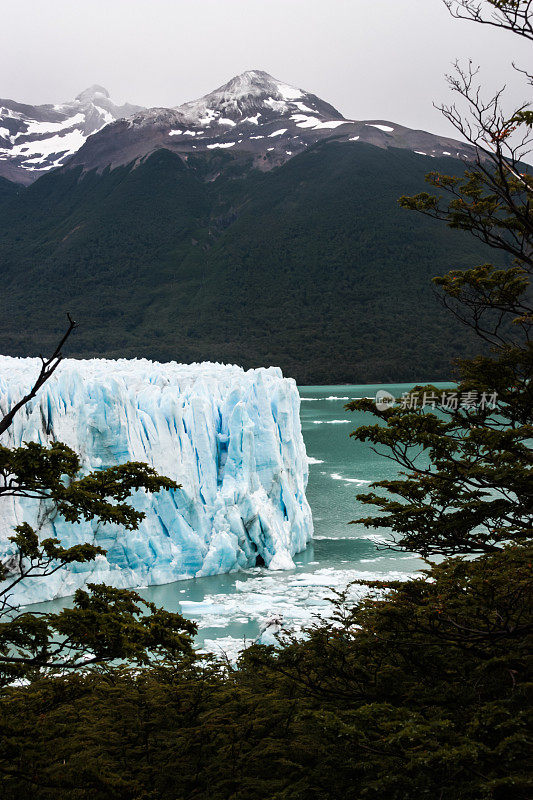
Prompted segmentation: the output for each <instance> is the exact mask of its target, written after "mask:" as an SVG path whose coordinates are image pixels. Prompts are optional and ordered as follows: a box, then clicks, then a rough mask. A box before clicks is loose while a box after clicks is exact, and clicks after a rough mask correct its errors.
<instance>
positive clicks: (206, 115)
mask: <svg viewBox="0 0 533 800" xmlns="http://www.w3.org/2000/svg"><path fill="white" fill-rule="evenodd" d="M176 111H177V112H178V113H180V114H181V115H183V118H184V120H186V121H187V120H188V121H190V122H192V123H195V122H196V123H199V124H202V123H203V124H205V123H207V124H209V123H211V122H213V121H215V120H219V119H230V120H232V121H234V122H238V121H242V120H243V119H247V118H253V119H254V121H255V122H257V119H256V117H257V115H258V114H259V115H260V116H262V117H263V121H266V119H270V118H273V117H274V116H282V115H286V114H288V115H290V114H291V113H298V112H299V113H302V112H303V113H315V114H318V115H320V116H329V117H331V116H335V117H337V118H338V119H343V117H342V114H340V113H339V112H338V111H337V110H336V109H334V108H333V106H330V105H329V103H324V101H322V100H320V99H319V98H318V97H316V96H315V95H312V94H309V93H308V92H305V91H303V90H302V89H298V88H297V87H295V86H291V85H290V84H288V83H284V82H283V81H280V80H277V79H276V78H273V77H272V75H269V74H268V72H264V71H263V70H255V69H254V70H248V71H247V72H243V73H241V74H240V75H236V76H235V77H234V78H232V79H231V80H230V81H228V82H227V83H225V84H224V85H223V86H220V87H219V88H218V89H215V90H214V91H213V92H209V94H206V95H205V96H204V97H201V98H200V99H198V100H193V101H192V102H190V103H184V104H183V105H181V106H178V107H177V108H176Z"/></svg>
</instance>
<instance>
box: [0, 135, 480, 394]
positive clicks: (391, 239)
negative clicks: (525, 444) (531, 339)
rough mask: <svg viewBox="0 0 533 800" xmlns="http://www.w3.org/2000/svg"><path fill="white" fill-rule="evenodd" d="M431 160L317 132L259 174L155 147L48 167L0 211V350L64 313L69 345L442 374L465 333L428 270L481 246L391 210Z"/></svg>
mask: <svg viewBox="0 0 533 800" xmlns="http://www.w3.org/2000/svg"><path fill="white" fill-rule="evenodd" d="M430 168H431V169H438V170H440V171H442V172H445V173H447V174H456V173H460V172H461V171H462V169H463V165H462V164H460V163H459V162H458V161H456V160H453V159H451V158H442V159H435V158H429V157H424V156H420V155H417V154H414V153H411V152H408V151H405V150H399V149H395V150H392V149H391V150H382V149H379V148H377V147H374V146H372V145H367V144H364V143H353V142H349V143H338V142H331V143H324V144H319V145H317V146H316V147H314V148H312V149H310V150H309V151H308V152H305V153H303V154H301V155H299V156H296V157H294V158H292V159H291V160H289V161H288V162H287V163H286V164H285V165H283V166H282V167H280V168H278V169H276V170H274V171H272V172H269V173H266V174H265V173H261V172H259V171H258V170H253V169H251V168H250V165H249V163H248V162H247V160H246V159H245V158H244V159H235V158H233V157H231V156H229V155H228V154H217V155H213V154H209V155H207V156H198V158H189V160H188V162H187V163H186V164H184V163H183V162H182V161H181V160H180V158H179V157H178V156H177V155H175V154H172V153H170V152H169V151H164V150H161V151H158V152H156V153H154V154H152V155H151V156H149V157H148V158H146V159H145V160H144V161H143V162H142V163H140V164H139V165H137V166H135V167H133V166H129V167H122V168H118V169H115V170H112V171H109V170H107V171H104V172H103V173H102V174H96V173H95V172H91V173H88V174H81V173H80V170H79V169H72V170H69V169H64V170H61V171H59V172H56V173H54V174H50V175H46V176H44V177H42V178H40V179H39V180H38V181H37V182H36V183H35V184H34V185H33V186H31V187H30V188H28V189H26V190H19V191H18V194H17V195H15V196H13V193H12V196H11V197H10V198H8V199H7V200H4V203H3V205H2V206H1V207H0V210H1V214H0V280H1V282H2V292H1V295H0V337H1V339H2V350H3V352H4V353H6V354H8V355H36V354H37V350H36V344H35V340H34V336H33V333H32V331H31V330H29V329H28V327H27V324H26V321H27V319H28V318H29V317H31V319H32V320H33V324H34V327H35V329H38V330H40V331H45V330H46V331H49V333H47V334H46V335H45V338H44V339H43V340H42V341H41V342H39V346H40V347H41V349H42V348H43V347H46V346H49V345H51V344H52V343H53V342H54V341H55V337H56V336H57V332H58V330H59V329H60V326H61V325H62V322H63V319H64V313H65V311H70V312H71V313H72V314H73V315H74V316H75V318H76V319H78V320H80V321H82V322H83V326H82V327H81V328H80V330H79V332H78V334H77V336H76V341H75V342H73V343H72V348H71V354H72V355H73V356H109V357H142V356H145V357H149V358H155V359H158V360H162V361H167V360H177V361H201V360H213V361H224V362H236V363H238V364H241V365H243V366H244V367H246V368H248V367H255V366H262V365H267V366H268V365H270V364H275V365H278V366H281V367H282V369H283V371H284V374H286V375H290V376H292V377H295V378H296V379H297V380H298V381H299V382H300V383H324V384H325V383H336V382H354V383H371V382H377V381H390V382H393V381H400V380H401V381H409V380H422V379H426V380H427V379H428V378H430V379H435V380H437V379H447V378H449V377H450V376H451V373H452V366H451V361H452V360H453V359H454V358H456V357H458V356H461V355H466V354H468V353H471V352H472V337H471V335H470V334H469V333H468V332H467V331H465V329H464V327H462V326H460V325H459V324H458V323H457V322H456V321H455V320H454V319H453V317H450V316H449V315H448V314H446V312H445V310H444V309H443V308H442V307H441V305H440V304H439V302H438V300H437V299H436V298H435V295H434V292H433V290H432V287H431V278H432V277H434V276H435V275H438V274H441V273H442V272H444V271H446V269H448V268H449V267H452V266H454V267H458V268H463V267H468V266H472V265H473V264H475V263H477V262H479V261H481V260H484V258H485V257H486V248H483V247H482V245H481V244H480V243H478V242H476V241H475V240H472V239H470V238H468V237H467V236H466V235H465V234H461V233H457V232H455V233H454V232H451V231H449V230H447V229H446V228H445V227H443V226H441V225H439V224H438V223H436V222H435V221H433V220H431V219H426V218H424V217H422V216H415V215H412V214H407V213H406V212H405V211H404V210H402V209H401V208H400V207H399V205H398V198H399V196H400V195H401V194H413V193H416V192H418V191H421V190H422V189H423V188H424V176H425V174H426V172H427V171H428V169H430ZM0 197H1V195H0ZM51 323H55V325H57V326H58V327H57V328H56V327H54V324H51ZM47 337H48V338H47Z"/></svg>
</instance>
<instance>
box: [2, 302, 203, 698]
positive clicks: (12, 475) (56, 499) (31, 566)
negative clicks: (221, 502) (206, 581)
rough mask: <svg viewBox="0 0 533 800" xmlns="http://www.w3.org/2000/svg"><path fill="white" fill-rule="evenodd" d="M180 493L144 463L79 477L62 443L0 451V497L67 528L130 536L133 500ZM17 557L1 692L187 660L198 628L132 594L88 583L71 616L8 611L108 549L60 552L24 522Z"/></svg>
mask: <svg viewBox="0 0 533 800" xmlns="http://www.w3.org/2000/svg"><path fill="white" fill-rule="evenodd" d="M75 327H76V323H74V322H73V320H72V319H71V318H70V317H69V327H68V330H67V331H66V333H65V335H64V336H63V338H62V339H61V342H60V343H59V345H58V347H57V348H56V349H55V351H54V353H53V354H52V356H51V357H50V358H48V359H42V367H41V371H40V373H39V375H38V377H37V379H36V381H35V383H34V385H33V387H32V388H31V390H30V391H29V392H28V394H26V395H25V396H24V397H23V398H22V399H21V401H20V402H18V403H17V404H16V405H15V406H14V407H13V408H12V409H9V410H8V411H7V413H6V414H5V415H4V417H3V418H2V419H0V432H4V431H6V430H7V429H8V428H9V426H10V425H11V423H12V422H13V419H14V417H15V414H16V413H18V412H19V411H20V410H21V409H22V408H23V406H24V405H25V404H26V403H28V402H29V401H30V400H31V399H32V398H33V397H35V395H36V394H37V392H38V390H39V389H40V388H41V387H42V386H43V384H44V383H45V382H46V381H47V380H48V379H49V378H50V376H51V375H52V374H53V372H54V371H55V370H56V369H57V367H58V366H59V364H60V362H61V359H62V353H61V350H62V347H63V346H64V344H65V342H66V341H67V339H68V337H69V336H70V334H71V333H72V331H73V330H74V328H75ZM175 488H178V487H177V484H176V483H175V482H174V481H172V480H170V479H169V478H165V477H161V476H159V475H158V474H157V473H156V472H155V470H154V469H152V468H151V467H149V466H148V465H146V464H142V463H136V462H130V463H127V464H121V465H119V466H115V467H110V468H108V469H103V470H100V471H96V472H91V473H89V474H88V475H80V460H79V458H78V456H77V454H76V453H74V452H73V451H72V450H71V449H70V448H69V447H67V446H66V445H64V444H62V443H61V442H54V443H53V444H52V445H51V446H50V447H44V446H43V445H40V444H37V443H35V442H28V443H25V444H23V445H22V446H21V447H16V448H9V447H6V446H3V445H0V498H2V497H25V498H33V499H36V500H37V499H38V500H47V501H49V502H50V503H51V504H53V507H54V508H55V509H56V510H57V511H58V512H59V513H60V514H61V515H62V516H63V517H64V518H65V519H66V520H67V521H69V522H79V521H80V520H92V519H98V520H99V521H101V522H103V523H106V522H113V523H115V524H119V525H123V526H124V527H125V528H126V529H128V530H135V529H136V528H137V527H138V525H139V523H140V521H141V520H142V519H143V517H144V514H143V513H141V512H139V511H136V510H135V509H134V508H133V507H132V506H131V505H129V504H128V503H127V502H126V501H127V498H128V497H129V496H130V494H131V492H132V491H135V490H138V489H144V490H145V491H148V492H158V491H160V490H163V489H164V490H170V489H175ZM10 541H11V542H12V543H13V545H14V552H13V554H12V555H11V556H10V557H8V558H7V559H5V560H4V561H3V562H2V563H0V686H1V685H6V684H8V683H10V682H12V681H13V680H15V679H21V678H25V679H27V678H31V679H34V678H35V677H36V676H38V675H39V674H42V673H43V671H44V672H45V673H47V674H48V673H49V672H50V671H58V670H76V669H79V668H80V667H87V666H90V665H95V664H103V663H108V662H111V661H114V660H117V659H119V660H121V659H122V660H127V661H129V662H133V663H138V664H148V663H152V661H153V659H154V658H161V657H163V656H165V657H169V658H178V657H179V658H181V657H183V656H188V655H190V654H191V652H192V645H191V635H192V634H194V632H195V630H196V627H195V625H194V624H193V623H191V622H188V621H187V620H185V619H183V618H182V617H181V616H180V615H179V614H171V613H169V612H167V611H164V610H163V609H159V608H156V606H154V605H153V604H152V603H149V602H146V601H144V600H143V599H142V598H141V597H140V596H139V595H138V594H137V593H135V592H131V591H126V590H119V589H114V588H112V587H109V586H105V585H95V584H89V585H88V591H84V590H81V589H80V590H78V591H77V592H76V594H75V596H74V607H73V608H68V609H67V608H65V609H64V610H62V611H61V612H59V613H57V614H52V613H40V612H28V611H24V610H23V609H20V608H19V607H17V606H16V605H15V604H14V603H13V602H12V599H11V598H12V593H13V590H14V589H15V587H16V586H17V585H18V584H20V583H21V582H22V581H24V580H25V579H27V578H43V579H46V577H48V576H50V575H52V574H54V573H55V572H57V571H58V570H60V569H63V568H65V567H66V566H67V565H69V564H72V563H75V562H78V563H80V562H81V563H83V562H88V561H93V560H94V559H95V558H96V557H97V556H98V555H100V554H102V555H103V554H105V550H103V549H102V548H101V547H98V546H95V545H92V544H78V545H75V546H73V547H68V548H65V547H63V546H62V545H61V542H59V541H58V540H57V539H53V538H48V539H44V540H42V539H40V537H39V534H38V532H37V531H36V530H34V529H33V528H32V527H31V526H30V525H29V524H28V523H27V522H24V523H22V524H21V525H18V526H17V527H16V529H15V531H14V535H13V536H12V537H10Z"/></svg>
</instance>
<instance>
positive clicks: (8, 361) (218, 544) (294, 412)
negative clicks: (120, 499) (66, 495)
mask: <svg viewBox="0 0 533 800" xmlns="http://www.w3.org/2000/svg"><path fill="white" fill-rule="evenodd" d="M39 368H40V360H39V359H33V358H12V357H8V356H0V416H1V415H2V414H3V413H5V412H6V411H7V410H8V409H9V408H11V407H12V406H13V404H14V403H16V402H17V400H18V399H20V398H21V397H22V396H23V395H24V394H25V393H26V392H27V391H28V389H29V388H30V386H31V385H32V384H33V382H34V380H35V377H36V376H37V374H38V372H39ZM299 408H300V397H299V394H298V390H297V387H296V384H295V382H294V380H292V379H290V378H284V377H283V375H282V373H281V370H280V369H278V368H277V367H268V368H258V369H250V370H247V371H245V370H244V369H242V368H241V367H238V366H234V365H224V364H218V363H201V364H188V365H186V364H178V363H176V362H170V363H165V364H163V363H157V362H152V361H148V360H146V359H133V360H128V359H119V360H116V361H114V360H108V359H91V360H77V359H65V360H63V361H62V362H61V364H60V365H59V367H58V369H57V370H56V372H55V373H54V374H53V375H52V377H51V378H50V379H49V380H48V382H47V383H46V384H45V385H44V387H43V388H42V389H41V390H40V392H39V394H38V395H37V397H36V398H35V399H34V400H32V401H30V402H29V403H28V404H27V405H26V406H25V407H24V408H23V409H22V410H21V411H20V412H19V413H18V414H17V415H16V417H15V420H14V422H13V425H12V426H11V428H9V429H8V431H7V432H6V433H4V435H3V436H2V437H0V443H1V444H3V445H4V446H8V447H12V446H19V445H21V443H23V442H27V441H36V442H40V443H41V444H45V445H46V444H50V443H51V442H52V441H61V442H64V443H65V444H67V445H68V446H69V447H71V448H72V449H73V450H75V451H76V453H78V455H79V456H80V458H81V462H82V471H83V472H88V471H90V470H94V469H99V468H104V467H107V466H111V465H115V464H120V463H124V462H125V461H142V462H145V463H148V464H149V465H150V466H152V467H154V468H155V469H156V470H157V471H158V472H159V473H160V474H162V475H166V476H168V477H170V478H172V479H173V480H175V481H176V482H177V483H179V484H180V488H179V489H177V490H171V491H162V492H159V493H157V494H148V493H146V492H144V491H138V492H135V493H134V494H133V495H132V498H131V504H132V505H133V506H134V507H135V508H136V509H138V510H140V511H143V512H144V513H145V515H146V516H145V519H144V520H143V521H142V522H141V524H140V526H139V528H138V530H137V531H127V530H125V529H124V528H122V527H120V526H117V525H114V524H102V523H100V522H95V521H92V522H82V523H78V524H71V523H66V522H65V521H64V520H63V519H62V518H61V517H60V516H59V515H58V514H57V512H55V511H54V509H53V507H52V506H51V504H50V503H49V501H39V500H31V499H26V498H7V497H4V498H0V558H1V559H2V560H4V559H5V558H8V557H9V556H10V554H11V553H12V552H13V545H12V544H11V543H10V542H9V540H8V537H9V536H11V535H12V533H13V528H14V526H15V525H17V524H20V523H21V522H23V521H27V522H29V523H30V524H31V525H33V526H34V527H36V528H37V529H39V532H40V534H41V535H42V537H43V538H44V537H48V536H55V537H57V538H58V539H59V540H60V541H61V543H62V544H63V545H65V546H71V545H74V544H76V543H80V542H91V543H94V544H97V545H99V546H101V547H103V548H104V549H105V550H106V555H105V556H98V557H97V559H96V560H95V561H94V562H91V563H88V564H74V565H71V566H70V568H64V569H61V570H59V571H58V572H56V573H55V574H54V575H52V576H49V577H47V578H31V579H26V580H25V581H23V582H22V583H21V584H19V586H18V587H17V590H16V593H15V595H14V596H13V598H12V599H13V600H14V601H15V602H18V603H23V604H27V603H37V602H41V601H45V600H50V599H53V598H57V597H64V596H68V595H71V594H73V592H74V591H75V590H76V589H77V588H79V587H83V586H84V585H85V584H86V583H87V582H93V583H100V582H104V583H107V584H109V585H112V586H116V587H124V588H125V587H131V588H134V587H144V586H148V585H154V584H163V583H171V582H173V581H177V580H181V579H184V578H193V577H199V576H204V575H215V574H217V573H222V572H232V571H237V570H240V569H246V568H248V567H252V566H255V565H256V564H264V565H265V566H266V567H268V568H269V569H271V570H277V569H290V568H291V567H293V566H294V564H293V560H292V557H293V556H294V555H295V554H296V553H298V552H300V551H302V550H304V549H305V547H306V546H307V544H308V542H309V541H310V540H311V538H312V534H313V522H312V516H311V510H310V508H309V504H308V502H307V499H306V494H305V491H306V487H307V479H308V462H307V456H306V451H305V445H304V441H303V437H302V431H301V425H300V415H299Z"/></svg>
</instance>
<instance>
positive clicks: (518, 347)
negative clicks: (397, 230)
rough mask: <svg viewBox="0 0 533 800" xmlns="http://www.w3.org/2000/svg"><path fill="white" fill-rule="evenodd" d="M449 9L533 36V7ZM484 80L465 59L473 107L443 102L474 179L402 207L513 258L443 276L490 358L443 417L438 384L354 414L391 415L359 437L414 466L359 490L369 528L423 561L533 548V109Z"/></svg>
mask: <svg viewBox="0 0 533 800" xmlns="http://www.w3.org/2000/svg"><path fill="white" fill-rule="evenodd" d="M447 5H448V6H449V7H450V8H451V10H452V11H453V12H454V13H455V14H456V15H459V16H464V15H465V14H466V15H468V18H470V19H474V20H477V21H487V20H489V19H490V24H491V25H496V24H498V25H499V27H502V28H506V29H509V30H513V31H514V32H515V33H517V34H519V35H521V36H525V37H526V38H528V39H533V34H532V31H531V15H530V5H531V3H529V2H528V3H525V2H514V0H513V2H499V0H498V1H497V0H487V2H475V3H474V2H470V0H463V2H458V3H447ZM491 10H492V11H494V14H493V15H492V16H487V13H488V12H490V11H491ZM477 74H478V71H477V70H476V69H474V68H473V67H472V65H471V64H469V65H468V66H467V67H466V68H462V67H461V66H460V65H457V67H456V73H455V75H454V76H452V77H450V79H449V80H450V84H451V88H452V90H453V91H454V92H455V93H457V94H458V95H459V97H460V98H461V99H462V100H463V101H464V102H465V103H466V106H467V110H468V114H467V116H466V117H465V116H464V115H463V113H462V112H461V111H460V110H459V109H458V107H457V106H456V105H451V106H442V111H443V113H444V115H445V116H446V118H447V119H448V120H449V121H450V122H452V124H454V125H455V127H456V128H457V130H458V131H459V132H460V133H461V134H462V135H463V137H464V138H466V139H467V141H468V142H470V144H471V145H473V146H474V147H475V148H476V158H475V160H474V162H473V164H472V166H470V167H469V168H468V170H467V171H466V172H465V176H464V177H463V178H457V177H451V176H448V175H442V174H439V173H430V174H429V175H428V176H427V181H428V183H429V184H431V186H432V187H433V188H434V189H436V190H437V191H438V192H439V194H438V195H437V194H430V193H428V192H424V193H421V194H418V195H416V196H414V197H403V198H401V200H400V204H401V205H402V206H403V207H404V208H407V209H412V210H415V211H417V212H419V213H422V214H425V215H428V216H430V217H432V218H434V219H439V220H443V221H445V222H446V223H447V224H448V225H449V226H450V227H451V228H457V229H462V230H465V231H468V232H470V233H471V234H472V235H473V236H474V237H476V238H478V239H480V240H481V241H483V242H485V243H486V244H488V245H490V246H491V247H492V248H494V249H495V250H496V252H497V253H498V254H499V257H500V258H501V262H503V263H500V264H496V265H495V264H482V265H479V266H476V267H474V268H472V269H468V270H464V271H460V270H453V271H451V272H450V273H448V274H447V275H445V276H443V277H440V278H436V279H435V283H436V285H437V287H439V290H440V291H441V293H442V294H441V296H442V299H443V302H444V304H445V305H446V306H447V307H448V308H449V309H450V310H451V311H452V313H453V314H454V315H455V316H456V317H458V318H459V319H460V320H461V321H462V322H463V323H464V324H466V325H468V326H469V327H471V328H472V329H473V330H474V331H475V332H476V334H477V335H478V336H479V337H480V338H481V339H482V340H483V341H484V342H485V343H486V344H487V345H488V346H489V348H490V349H489V352H487V353H485V354H484V355H479V356H478V357H477V358H475V359H471V360H466V361H462V362H460V363H459V365H458V377H459V383H458V386H457V390H456V391H455V392H451V393H447V396H446V397H445V402H444V404H442V403H441V405H440V411H441V413H439V414H436V413H427V408H422V407H420V405H421V403H420V401H422V400H423V399H424V398H426V400H429V401H430V403H432V404H433V408H435V403H436V401H437V403H438V401H439V398H440V399H442V392H438V390H437V389H436V387H434V386H419V387H416V389H415V390H414V392H413V393H411V395H409V396H406V397H404V398H403V401H402V402H401V403H400V404H396V405H394V406H392V407H388V408H385V409H384V410H381V411H380V410H378V409H376V407H375V406H374V404H373V403H372V402H371V401H368V400H366V401H365V400H363V401H358V402H354V403H351V404H349V406H348V408H350V409H355V408H358V409H362V410H364V411H369V412H372V413H373V414H374V415H376V416H377V417H379V418H380V420H381V424H378V425H370V426H364V427H362V428H359V429H358V430H357V431H355V432H354V434H352V435H353V436H354V437H355V438H356V439H359V440H361V441H369V442H371V443H372V445H373V447H375V448H376V449H377V450H378V451H380V448H382V447H384V448H386V449H387V450H388V457H390V458H393V459H394V460H395V461H397V463H398V464H400V465H401V466H402V467H403V468H404V469H405V470H406V472H404V473H403V474H402V476H401V477H400V478H399V479H398V480H395V481H382V482H379V483H377V484H375V487H376V488H378V489H379V490H380V491H379V492H378V493H371V494H366V495H360V496H359V499H360V500H361V501H362V502H363V503H367V504H372V505H377V506H378V507H379V508H380V509H381V511H382V512H384V514H380V515H378V516H375V517H368V518H364V519H362V520H358V521H360V522H363V523H364V524H365V525H367V526H375V527H378V526H383V525H385V526H389V527H391V528H392V529H393V531H395V533H396V534H397V538H396V540H395V546H396V547H399V548H402V549H407V550H413V551H417V552H419V553H421V554H422V555H423V556H430V555H433V554H439V555H453V554H466V553H471V554H480V553H491V552H497V551H499V550H501V548H502V547H504V546H506V545H507V544H509V543H515V544H521V543H525V542H526V541H529V540H530V538H531V530H532V529H531V519H532V511H533V477H532V473H531V466H532V461H533V459H532V452H531V447H530V440H531V437H532V435H533V382H532V380H531V378H532V369H533V345H532V342H531V322H532V321H533V306H532V303H531V290H530V276H531V273H532V270H533V208H532V200H533V174H532V172H531V170H530V168H529V167H528V166H527V165H526V164H525V163H524V161H525V158H526V157H527V155H528V153H529V148H530V145H531V143H532V141H533V137H532V135H531V128H532V124H533V119H532V117H531V112H530V111H529V110H528V107H527V106H526V105H523V106H521V107H519V108H517V109H514V110H513V111H512V112H511V113H510V114H507V115H506V114H505V112H504V111H503V108H502V91H499V92H497V93H496V94H495V95H494V96H492V97H491V98H489V99H488V100H484V99H483V96H482V90H481V88H480V87H479V86H478V85H477ZM528 80H529V81H530V82H531V78H530V76H528ZM509 259H512V261H511V263H508V261H509ZM491 399H492V400H493V402H490V400H491ZM415 400H418V401H419V404H418V406H417V407H415ZM382 490H386V492H387V494H386V495H384V496H383V494H382ZM391 495H392V496H393V497H391Z"/></svg>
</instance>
